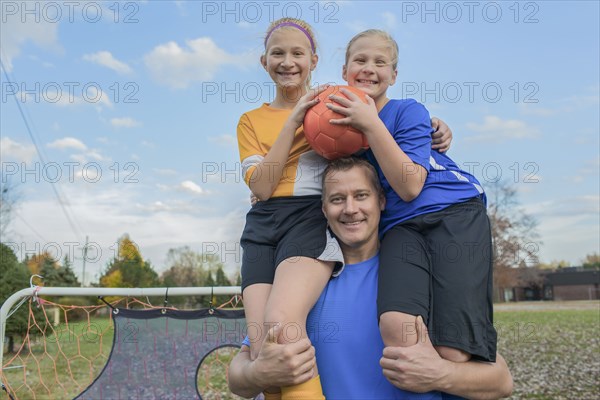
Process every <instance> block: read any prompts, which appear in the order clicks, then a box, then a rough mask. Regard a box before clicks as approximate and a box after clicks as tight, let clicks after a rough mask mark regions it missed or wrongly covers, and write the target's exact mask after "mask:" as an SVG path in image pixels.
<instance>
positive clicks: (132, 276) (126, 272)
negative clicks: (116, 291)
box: [100, 234, 159, 287]
mask: <svg viewBox="0 0 600 400" xmlns="http://www.w3.org/2000/svg"><path fill="white" fill-rule="evenodd" d="M158 282H159V281H158V274H157V273H156V271H154V269H153V268H152V265H150V263H149V262H147V261H144V260H143V258H142V255H141V254H140V252H139V250H138V248H137V246H136V245H135V243H134V242H133V241H132V240H131V239H130V238H129V235H127V234H125V235H123V236H122V237H121V238H120V239H119V247H118V252H117V255H116V256H115V257H114V258H113V259H112V260H111V261H110V262H109V263H108V265H107V268H106V270H105V271H104V273H103V274H102V276H101V277H100V286H103V287H152V286H157V285H158Z"/></svg>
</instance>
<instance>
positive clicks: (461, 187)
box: [365, 99, 485, 234]
mask: <svg viewBox="0 0 600 400" xmlns="http://www.w3.org/2000/svg"><path fill="white" fill-rule="evenodd" d="M379 118H381V120H382V121H383V123H384V124H385V126H386V127H387V129H388V131H390V133H391V134H392V136H393V137H394V140H395V141H396V143H397V144H398V145H399V146H400V148H401V149H402V151H404V153H406V155H407V156H408V157H410V159H411V160H413V162H415V163H416V164H419V165H421V166H422V167H423V168H425V170H426V171H427V172H428V174H427V179H426V180H425V184H424V185H423V189H422V190H421V193H420V194H419V196H417V198H416V199H414V200H412V201H410V202H405V201H404V200H402V199H401V198H400V196H398V194H397V193H396V192H395V191H394V189H393V188H392V186H391V185H390V184H389V182H388V180H387V179H386V177H385V176H384V175H383V171H382V170H381V167H380V166H379V163H378V162H377V160H376V159H375V155H374V154H373V151H372V150H368V151H367V152H366V154H365V156H366V158H367V159H368V160H369V162H371V164H373V165H374V166H375V168H376V169H377V173H378V175H379V180H380V181H381V184H382V186H383V189H384V191H385V197H386V201H387V202H386V206H385V210H384V211H383V212H382V213H381V224H380V228H381V234H383V233H385V232H386V231H387V230H388V229H390V228H391V227H393V226H394V225H397V224H398V223H400V222H403V221H406V220H409V219H411V218H414V217H416V216H417V215H421V214H428V213H432V212H436V211H440V210H443V209H444V208H446V207H449V206H451V205H453V204H457V203H462V202H465V201H467V200H469V199H472V198H474V197H478V196H481V197H482V199H483V200H484V201H485V195H484V192H483V188H482V187H481V185H480V184H479V182H478V181H477V179H476V178H475V177H474V176H473V175H471V174H469V173H467V172H465V171H463V170H461V169H460V168H459V167H458V165H456V163H455V162H454V161H452V160H451V159H450V158H449V157H448V156H447V155H445V154H444V153H440V152H438V151H437V150H432V149H431V133H432V128H431V119H430V117H429V112H428V111H427V109H426V108H425V107H424V106H423V105H422V104H421V103H418V102H416V101H415V100H413V99H405V100H390V101H388V103H387V104H386V105H385V106H384V107H383V108H382V109H381V111H380V112H379Z"/></svg>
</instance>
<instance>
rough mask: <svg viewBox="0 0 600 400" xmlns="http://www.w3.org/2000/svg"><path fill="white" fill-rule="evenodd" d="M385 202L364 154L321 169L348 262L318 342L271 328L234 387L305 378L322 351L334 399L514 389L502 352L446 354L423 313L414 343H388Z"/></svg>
mask: <svg viewBox="0 0 600 400" xmlns="http://www.w3.org/2000/svg"><path fill="white" fill-rule="evenodd" d="M384 206H385V198H384V196H383V193H382V190H381V187H380V185H379V181H378V179H377V175H376V172H375V170H374V169H373V167H372V166H371V165H370V164H369V163H368V162H367V161H366V160H362V159H358V158H347V159H340V160H336V161H333V162H332V163H331V164H330V165H329V167H328V168H327V169H326V170H325V173H324V175H323V212H324V214H325V216H326V218H327V221H328V223H329V226H330V228H331V230H332V231H333V233H334V234H335V235H336V236H337V239H338V241H339V242H340V246H341V247H342V251H343V253H344V260H345V262H346V269H345V270H344V272H343V273H342V274H341V275H340V276H339V277H338V278H335V279H332V280H331V281H330V282H329V284H328V285H327V287H326V288H325V289H324V290H323V293H322V294H321V297H320V298H319V300H318V301H317V303H316V304H315V306H314V307H313V309H312V311H311V314H310V315H309V317H308V321H307V330H308V333H309V338H310V341H311V342H312V346H311V342H309V341H308V340H300V341H297V342H295V343H292V344H287V345H281V344H278V343H277V342H278V340H277V338H278V337H279V335H284V334H291V333H289V332H288V330H287V329H286V328H287V327H279V326H276V327H273V328H271V329H270V330H269V331H268V334H267V335H268V337H267V340H266V342H265V343H264V344H263V347H262V349H261V351H260V353H259V355H258V357H257V358H256V359H255V360H251V359H250V352H249V347H247V346H243V347H242V349H241V350H240V352H239V353H238V354H237V355H236V357H235V358H234V359H233V361H232V362H231V365H230V369H229V386H230V388H231V390H232V392H234V393H236V394H239V395H241V396H246V397H252V396H256V395H257V394H258V393H260V392H261V391H263V390H265V389H266V388H267V387H269V386H278V387H282V386H289V385H296V384H298V383H302V382H305V381H306V380H308V378H309V377H310V376H311V373H312V368H313V367H314V364H315V352H316V353H317V354H318V359H317V366H318V370H319V374H320V377H321V382H322V386H323V391H324V394H325V396H326V397H327V398H328V399H353V398H354V399H395V398H396V399H406V398H410V399H417V398H419V399H420V398H423V399H425V398H426V399H441V398H445V397H446V395H445V394H441V393H440V392H444V393H450V394H453V395H457V396H464V397H469V398H482V399H486V398H499V397H503V396H508V395H510V393H511V391H512V378H511V375H510V372H509V371H508V367H507V365H506V363H505V361H504V359H503V358H502V357H501V356H500V355H498V356H497V362H496V363H484V362H476V361H470V362H465V363H454V362H451V361H448V360H444V359H442V358H441V357H440V356H439V355H438V354H437V352H436V351H435V349H434V348H433V346H432V345H431V342H430V341H429V339H428V335H427V328H426V327H425V325H424V324H423V323H422V321H421V319H420V317H419V318H418V319H417V320H416V321H415V326H414V329H413V330H412V332H414V334H415V335H417V337H418V341H417V344H416V345H414V346H411V347H397V348H391V347H389V348H385V349H384V345H383V341H382V339H381V336H380V334H379V328H378V321H377V307H376V301H375V299H376V297H377V296H376V294H377V271H378V249H379V238H378V225H379V218H380V212H381V210H383V208H384ZM313 346H314V347H313ZM382 355H383V357H382ZM407 391H410V392H420V393H410V392H407ZM425 392H426V393H425Z"/></svg>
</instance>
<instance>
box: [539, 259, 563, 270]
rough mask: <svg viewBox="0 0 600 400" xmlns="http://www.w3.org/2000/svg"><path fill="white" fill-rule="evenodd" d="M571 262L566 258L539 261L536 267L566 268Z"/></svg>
mask: <svg viewBox="0 0 600 400" xmlns="http://www.w3.org/2000/svg"><path fill="white" fill-rule="evenodd" d="M570 265H571V264H570V263H569V262H568V261H566V260H552V261H550V262H549V263H540V264H539V266H538V268H540V269H560V268H567V267H568V266H570Z"/></svg>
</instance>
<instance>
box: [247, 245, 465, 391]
mask: <svg viewBox="0 0 600 400" xmlns="http://www.w3.org/2000/svg"><path fill="white" fill-rule="evenodd" d="M378 267H379V256H375V257H373V258H371V259H369V260H366V261H363V262H361V263H358V264H347V265H346V268H345V269H344V273H343V274H341V275H340V276H338V277H337V278H335V279H332V280H330V281H329V283H328V284H327V286H326V287H325V289H324V290H323V292H322V293H321V296H320V297H319V299H318V300H317V303H316V304H315V306H314V307H313V308H312V310H311V311H310V313H309V315H308V319H307V322H306V327H307V330H308V337H309V339H310V340H311V342H312V344H313V346H314V347H315V350H316V353H317V365H318V367H319V375H320V376H321V385H322V387H323V393H324V394H325V397H327V399H328V400H337V399H340V400H341V399H344V400H352V399H369V400H384V399H406V400H413V399H421V400H425V399H428V400H429V399H431V400H447V399H448V400H449V399H462V398H461V397H456V396H452V395H448V394H446V393H440V392H428V393H413V392H407V391H405V390H402V389H398V388H397V387H395V386H394V385H392V384H391V383H390V382H389V381H388V380H387V379H386V378H385V376H384V375H383V371H382V369H381V366H380V365H379V360H380V358H381V356H382V355H383V348H384V344H383V340H382V339H381V334H380V333H379V325H378V320H377V302H376V299H377V276H378V271H379V268H378ZM243 344H244V345H246V346H249V345H250V342H249V341H248V338H246V339H245V340H244V343H243Z"/></svg>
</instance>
